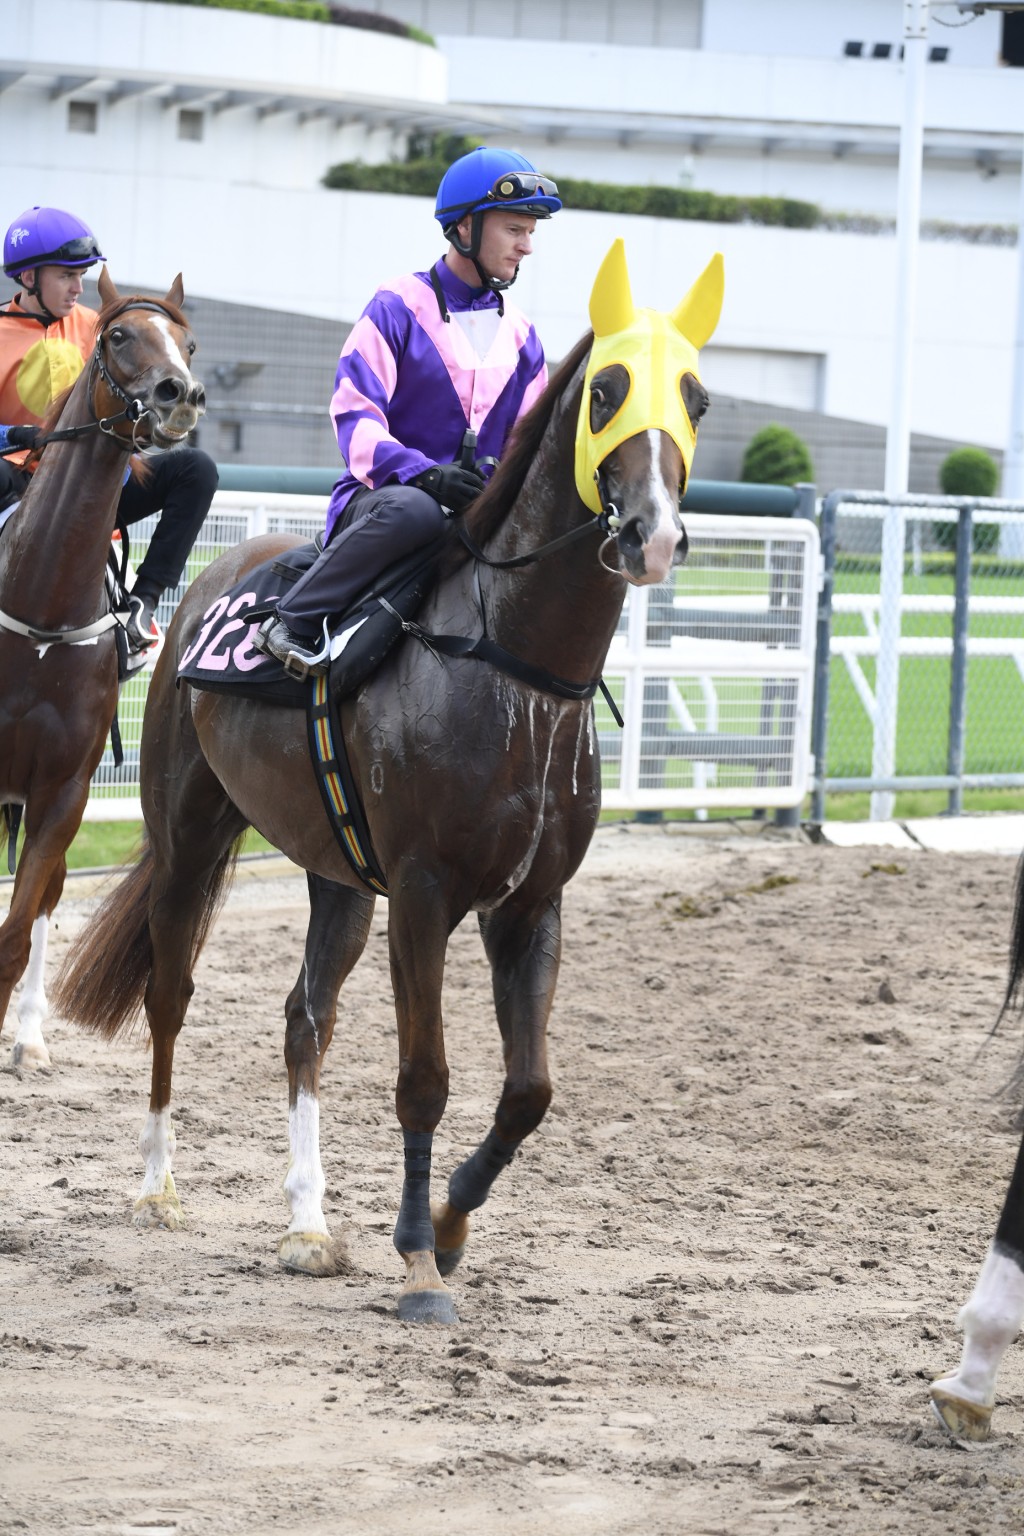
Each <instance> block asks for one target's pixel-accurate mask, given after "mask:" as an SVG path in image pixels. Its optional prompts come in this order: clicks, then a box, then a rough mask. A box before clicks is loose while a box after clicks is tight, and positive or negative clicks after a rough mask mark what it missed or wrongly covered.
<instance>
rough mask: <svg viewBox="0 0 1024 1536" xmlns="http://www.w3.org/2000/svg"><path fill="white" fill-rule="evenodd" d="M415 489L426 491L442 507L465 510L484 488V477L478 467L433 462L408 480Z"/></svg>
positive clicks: (458, 510)
mask: <svg viewBox="0 0 1024 1536" xmlns="http://www.w3.org/2000/svg"><path fill="white" fill-rule="evenodd" d="M409 484H410V485H414V486H416V488H417V490H420V491H426V493H427V495H428V496H433V498H434V500H435V501H438V502H440V503H441V506H442V507H449V508H451V510H452V511H453V512H465V510H466V508H467V507H468V506H469V504H470V503H471V502H473V501H475V500H476V498H477V497H478V496H479V495H480V492H481V491H482V490H483V488H484V477H483V475H482V474H481V473H480V471H479V470H478V469H464V468H463V466H462V465H461V464H433V465H431V467H430V469H425V470H423V472H422V474H419V475H417V476H416V477H415V478H414V479H413V480H410V482H409Z"/></svg>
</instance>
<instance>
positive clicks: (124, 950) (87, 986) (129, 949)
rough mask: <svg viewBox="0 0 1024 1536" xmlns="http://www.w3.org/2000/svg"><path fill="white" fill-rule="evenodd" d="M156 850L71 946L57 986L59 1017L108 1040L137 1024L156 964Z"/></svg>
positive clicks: (146, 850) (142, 858)
mask: <svg viewBox="0 0 1024 1536" xmlns="http://www.w3.org/2000/svg"><path fill="white" fill-rule="evenodd" d="M152 884H153V850H152V849H151V848H150V846H149V844H148V842H147V843H145V844H144V845H143V848H142V852H141V854H140V856H139V860H138V863H137V864H134V865H133V866H132V867H131V869H129V870H128V872H127V874H126V875H125V876H124V878H123V879H122V880H120V881H119V882H118V884H117V885H115V886H114V888H113V890H112V891H111V892H110V894H109V896H107V898H106V900H105V901H104V902H103V904H102V906H100V908H99V909H98V910H97V912H96V914H95V916H94V917H93V918H92V920H91V922H89V923H87V924H86V926H85V928H83V930H82V932H81V933H80V934H79V935H78V937H77V938H76V939H75V941H74V943H73V944H72V945H71V948H70V950H69V951H68V953H67V956H66V957H65V960H64V963H63V965H62V966H61V968H60V970H59V972H58V974H57V980H56V984H55V986H54V994H53V1001H54V1006H55V1008H56V1010H57V1012H58V1013H60V1014H61V1015H62V1017H64V1018H65V1019H69V1020H70V1021H71V1022H72V1023H73V1024H78V1025H80V1026H81V1027H82V1028H83V1029H89V1030H92V1031H93V1033H94V1034H97V1035H101V1036H102V1037H103V1038H104V1039H105V1040H114V1039H116V1037H117V1036H118V1035H119V1034H121V1033H122V1032H123V1033H125V1034H128V1033H130V1032H131V1030H132V1027H133V1026H134V1025H135V1024H136V1022H137V1020H138V1016H139V1009H140V1008H141V1006H142V1000H143V998H144V997H145V994H146V983H147V982H148V981H149V973H150V971H151V969H152V964H153V949H152V943H151V941H150V937H149V892H150V888H151V886H152Z"/></svg>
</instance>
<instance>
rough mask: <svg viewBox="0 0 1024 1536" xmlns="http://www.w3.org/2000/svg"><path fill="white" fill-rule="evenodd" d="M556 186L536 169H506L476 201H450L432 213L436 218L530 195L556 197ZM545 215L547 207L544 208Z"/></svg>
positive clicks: (526, 198) (510, 201)
mask: <svg viewBox="0 0 1024 1536" xmlns="http://www.w3.org/2000/svg"><path fill="white" fill-rule="evenodd" d="M557 196H558V188H557V186H556V185H555V183H554V182H553V181H552V180H551V177H550V176H540V175H538V174H537V172H536V171H506V172H505V173H504V175H502V176H499V177H498V179H497V181H496V182H495V183H494V185H493V187H489V188H488V190H487V191H486V192H485V193H484V194H483V196H482V197H481V198H480V200H479V202H477V203H475V204H474V203H452V204H450V205H449V207H447V208H438V209H437V211H436V212H435V214H434V217H435V218H437V219H440V218H443V217H444V216H445V214H464V213H469V211H470V209H472V208H474V207H475V208H478V209H479V208H483V209H486V206H487V205H488V204H489V203H519V202H523V201H525V200H528V199H529V198H531V197H557ZM544 212H545V215H546V214H547V209H545V210H544Z"/></svg>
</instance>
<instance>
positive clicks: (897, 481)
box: [870, 0, 928, 821]
mask: <svg viewBox="0 0 1024 1536" xmlns="http://www.w3.org/2000/svg"><path fill="white" fill-rule="evenodd" d="M927 43H928V0H903V82H904V90H903V120H902V123H901V125H900V159H899V182H898V186H897V192H896V305H895V308H896V312H895V318H894V323H893V349H892V399H891V403H890V406H889V425H888V428H887V430H886V434H885V494H886V496H887V497H893V496H902V495H904V494H905V493H906V489H907V477H908V472H909V468H910V386H911V357H912V352H913V341H914V311H915V307H916V297H917V248H918V242H919V236H920V224H921V151H922V146H923V144H924V66H925V58H926V52H925V50H926V48H927ZM905 544H906V514H905V512H904V510H903V508H902V507H900V506H888V507H887V508H886V510H885V517H884V520H883V523H882V564H881V574H880V584H879V596H880V603H879V615H878V666H877V670H876V675H875V729H874V738H873V742H872V750H871V776H872V778H874V779H891V778H892V776H893V773H894V772H895V767H896V721H897V718H898V703H899V688H900V633H901V626H902V606H903V603H902V599H903V555H904V548H905ZM894 800H895V797H894V795H893V793H892V791H891V790H875V791H874V793H873V794H872V796H871V811H870V815H871V820H872V821H888V819H889V818H890V816H891V815H892V812H893V804H894Z"/></svg>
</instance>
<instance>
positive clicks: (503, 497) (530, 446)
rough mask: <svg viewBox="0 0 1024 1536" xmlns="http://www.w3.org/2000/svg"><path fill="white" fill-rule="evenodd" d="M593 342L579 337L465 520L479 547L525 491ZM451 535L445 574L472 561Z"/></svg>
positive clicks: (589, 333)
mask: <svg viewBox="0 0 1024 1536" xmlns="http://www.w3.org/2000/svg"><path fill="white" fill-rule="evenodd" d="M593 340H594V336H593V332H592V331H587V333H586V335H584V336H581V337H580V340H579V341H578V342H577V343H576V345H575V346H574V347H573V349H572V351H571V352H570V353H569V354H568V356H567V357H564V358H563V359H562V361H561V363H559V365H558V368H557V369H556V370H555V372H554V373H553V374H552V376H551V378H550V379H549V380H548V386H547V389H545V391H544V393H543V394H542V395H541V397H540V399H539V400H538V401H537V403H536V405H534V406H533V407H532V409H531V410H529V411H528V412H527V413H526V415H525V416H522V417H520V419H519V421H517V422H516V424H515V427H514V428H513V431H512V436H511V438H510V441H509V449H508V452H507V453H506V455H505V457H504V458H503V459H502V461H501V463H500V465H499V466H498V468H497V469H496V470H495V472H494V475H493V476H492V477H491V479H490V480H489V481H488V482H487V486H486V487H485V489H484V490H483V492H482V493H481V495H480V496H479V497H478V498H477V500H476V501H475V502H474V503H473V506H472V509H471V511H470V512H469V513H468V515H467V517H466V521H465V528H466V532H467V533H468V534H469V536H470V538H472V539H473V540H474V541H475V542H476V543H477V544H485V543H486V542H487V540H488V539H489V538H491V537H492V535H493V534H495V533H497V531H498V529H499V528H500V527H501V526H502V524H503V523H504V521H505V519H506V518H507V517H508V515H509V512H510V511H511V510H512V506H513V504H514V502H515V500H516V497H517V496H518V495H519V492H520V491H521V490H522V488H523V481H524V480H525V479H526V476H527V472H528V471H529V468H530V466H531V464H532V463H533V461H534V459H535V458H536V456H537V450H538V449H539V448H540V445H541V443H542V442H543V440H544V435H545V433H546V432H547V430H548V427H549V426H550V424H551V418H552V416H553V415H554V412H555V406H556V405H557V404H558V402H559V400H560V399H561V398H562V396H563V394H564V393H565V391H566V389H567V387H568V385H569V383H570V381H571V380H572V378H573V376H574V374H575V373H576V370H577V369H578V367H579V365H580V363H581V362H582V361H583V359H584V357H585V356H586V355H587V353H588V352H589V351H590V348H591V346H592V344H593ZM451 532H452V534H453V535H455V537H454V538H453V539H452V541H451V544H450V547H449V549H448V551H447V553H446V559H445V562H444V567H443V573H444V574H447V572H449V571H453V570H455V569H457V568H458V566H460V565H461V564H463V563H464V562H465V561H466V560H468V559H469V551H468V550H467V549H466V547H465V545H464V544H463V543H462V541H461V539H459V538H458V535H457V531H456V529H455V528H454V527H453V528H452V530H451Z"/></svg>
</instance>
